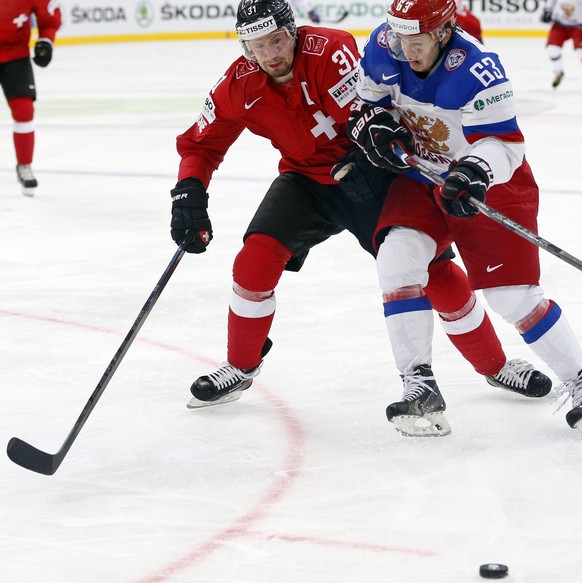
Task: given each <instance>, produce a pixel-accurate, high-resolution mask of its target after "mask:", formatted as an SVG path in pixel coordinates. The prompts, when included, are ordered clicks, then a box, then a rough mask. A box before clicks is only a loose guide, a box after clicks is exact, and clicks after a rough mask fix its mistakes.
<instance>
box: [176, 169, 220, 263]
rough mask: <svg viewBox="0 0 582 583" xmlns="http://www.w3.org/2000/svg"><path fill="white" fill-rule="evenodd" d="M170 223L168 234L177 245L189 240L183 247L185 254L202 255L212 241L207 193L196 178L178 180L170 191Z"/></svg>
mask: <svg viewBox="0 0 582 583" xmlns="http://www.w3.org/2000/svg"><path fill="white" fill-rule="evenodd" d="M170 194H171V195H172V221H171V223H170V233H171V235H172V239H173V240H174V241H175V242H176V244H177V245H180V244H181V243H183V242H184V241H185V240H186V237H187V235H188V234H189V235H190V237H191V240H190V241H189V242H188V243H187V245H186V246H185V247H184V251H186V252H187V253H204V251H206V247H207V246H208V244H209V243H210V241H211V240H212V224H211V223H210V219H209V218H208V212H207V211H206V209H207V208H208V193H207V192H206V189H205V188H204V186H202V183H201V182H200V180H198V178H185V179H184V180H180V181H179V182H178V183H177V184H176V186H175V187H174V188H173V189H172V190H171V191H170Z"/></svg>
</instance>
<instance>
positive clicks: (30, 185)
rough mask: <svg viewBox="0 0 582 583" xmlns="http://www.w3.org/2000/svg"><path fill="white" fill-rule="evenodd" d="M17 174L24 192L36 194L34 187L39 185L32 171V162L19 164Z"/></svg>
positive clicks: (30, 194) (29, 194)
mask: <svg viewBox="0 0 582 583" xmlns="http://www.w3.org/2000/svg"><path fill="white" fill-rule="evenodd" d="M16 176H17V177H18V182H20V184H22V194H24V195H25V196H34V189H35V188H36V187H37V186H38V181H37V179H36V178H35V177H34V174H33V173H32V168H31V167H30V164H17V165H16Z"/></svg>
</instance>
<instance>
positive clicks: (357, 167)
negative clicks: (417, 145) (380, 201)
mask: <svg viewBox="0 0 582 583" xmlns="http://www.w3.org/2000/svg"><path fill="white" fill-rule="evenodd" d="M330 174H331V177H332V178H333V179H334V180H337V181H338V182H339V185H340V187H341V189H342V190H343V191H344V193H345V194H346V195H347V196H348V197H349V198H351V199H352V200H353V201H356V202H361V201H363V200H372V199H373V198H376V197H377V196H384V195H385V194H386V193H387V192H388V187H389V186H390V183H391V182H392V180H393V179H394V174H393V173H392V172H390V171H388V170H385V169H384V168H378V167H376V166H374V165H372V164H371V163H370V161H369V160H368V158H366V155H365V154H364V152H362V150H360V148H352V149H351V150H350V151H349V152H346V154H345V156H344V157H343V158H341V159H340V160H339V162H338V163H337V164H336V165H335V166H334V167H333V168H332V169H331V173H330Z"/></svg>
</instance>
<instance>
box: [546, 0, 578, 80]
mask: <svg viewBox="0 0 582 583" xmlns="http://www.w3.org/2000/svg"><path fill="white" fill-rule="evenodd" d="M541 21H542V22H551V23H552V26H551V27H550V31H549V33H548V38H547V41H546V51H547V54H548V57H549V59H550V63H551V66H552V72H553V73H554V80H553V81H552V87H553V88H554V89H555V88H556V87H557V86H558V85H559V84H560V83H561V82H562V79H563V78H564V68H563V65H562V49H563V48H564V43H565V42H566V41H567V40H568V39H572V43H573V44H574V52H575V53H576V55H577V56H578V59H579V60H580V62H582V0H569V1H568V2H564V1H562V0H546V3H545V5H544V10H543V12H542V15H541Z"/></svg>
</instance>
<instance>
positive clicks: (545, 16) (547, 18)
mask: <svg viewBox="0 0 582 583" xmlns="http://www.w3.org/2000/svg"><path fill="white" fill-rule="evenodd" d="M540 20H541V21H542V22H546V23H548V22H552V11H551V10H548V9H547V8H544V11H543V12H542V14H541V16H540Z"/></svg>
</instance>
